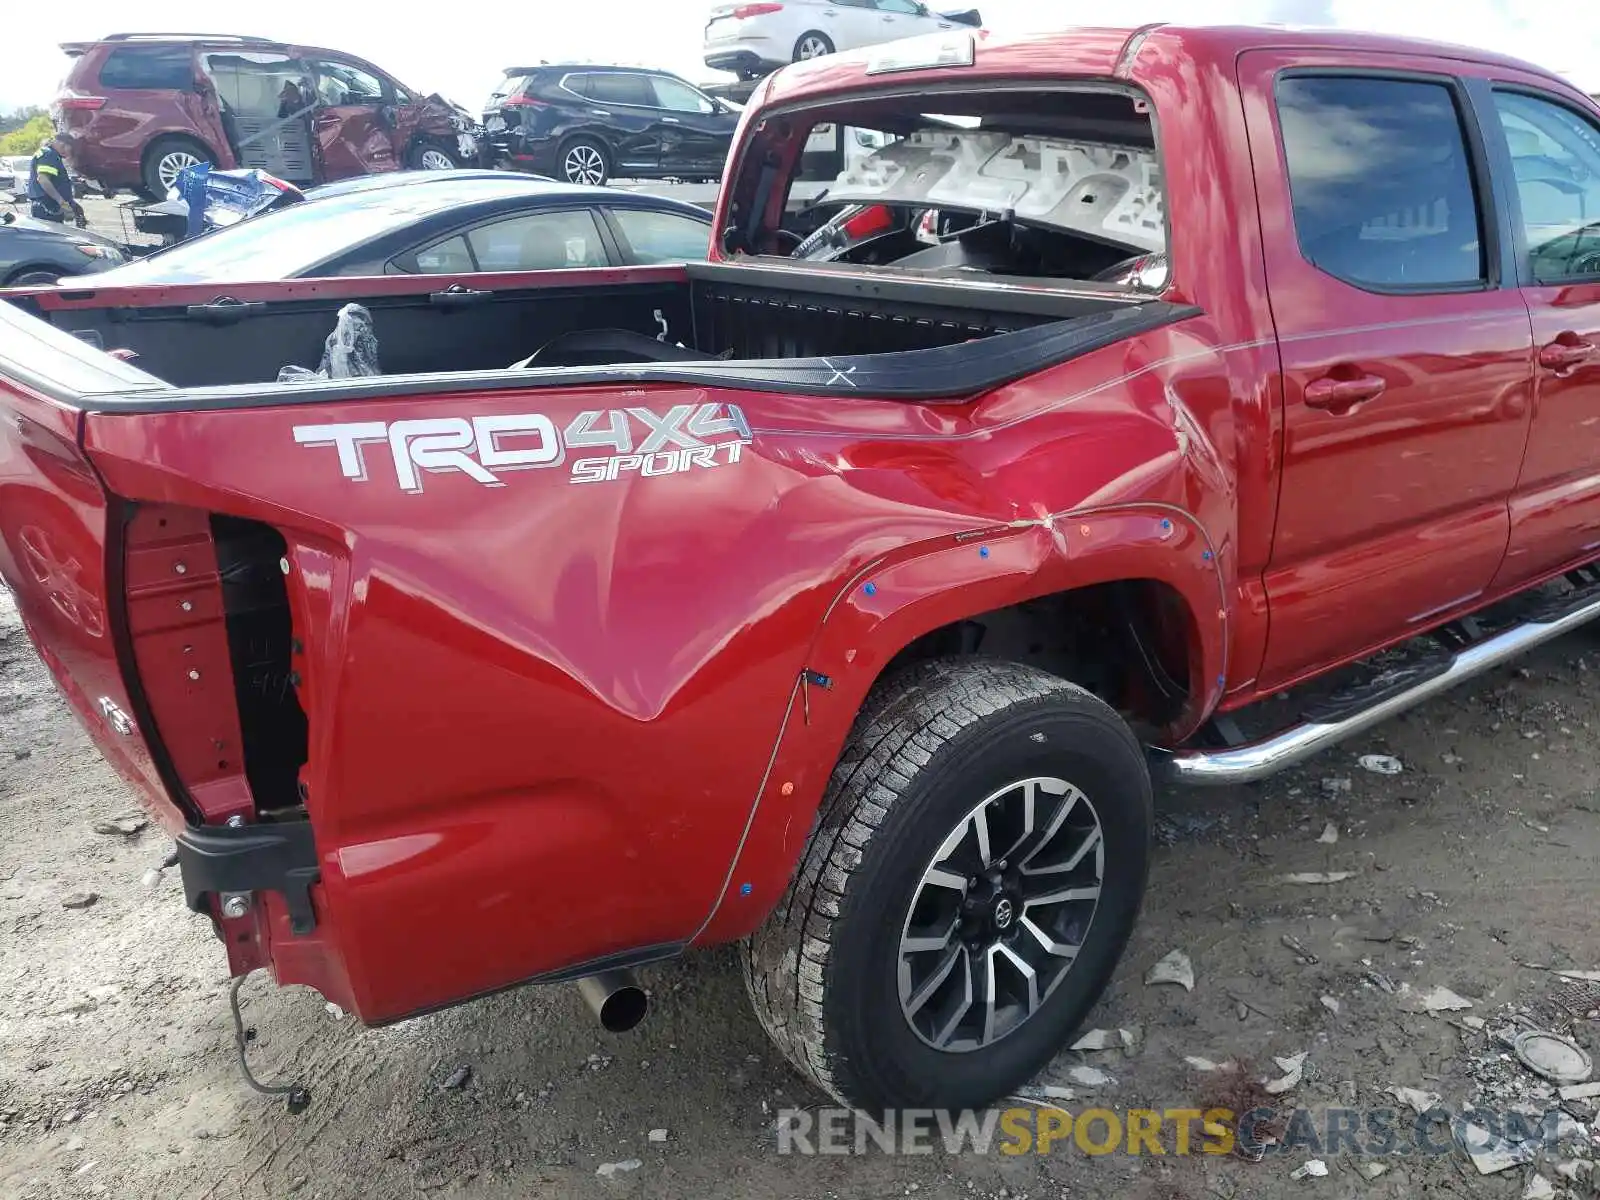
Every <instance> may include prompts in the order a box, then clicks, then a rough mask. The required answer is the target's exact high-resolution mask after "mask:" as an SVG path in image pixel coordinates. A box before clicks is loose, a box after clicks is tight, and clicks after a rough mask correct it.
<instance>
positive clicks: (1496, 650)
mask: <svg viewBox="0 0 1600 1200" xmlns="http://www.w3.org/2000/svg"><path fill="white" fill-rule="evenodd" d="M1596 617H1600V599H1595V600H1590V601H1588V602H1587V603H1584V604H1581V605H1580V606H1579V607H1577V608H1575V609H1572V610H1571V611H1569V612H1565V613H1562V614H1560V615H1558V616H1553V617H1551V618H1549V619H1547V620H1544V621H1539V620H1534V621H1530V622H1528V623H1527V624H1524V625H1517V626H1514V627H1513V628H1511V629H1508V630H1506V631H1505V632H1504V633H1497V634H1495V635H1494V636H1493V637H1490V638H1486V639H1485V640H1483V641H1481V642H1479V643H1477V644H1476V645H1473V646H1469V647H1467V648H1466V649H1464V650H1462V651H1460V652H1458V653H1457V654H1456V656H1455V661H1454V662H1452V663H1451V665H1450V668H1449V670H1447V671H1444V672H1442V673H1441V674H1438V675H1435V676H1433V677H1432V678H1430V679H1424V680H1422V681H1421V682H1419V683H1418V684H1417V685H1416V686H1415V687H1414V688H1411V689H1410V690H1409V691H1405V692H1400V693H1399V694H1398V695H1393V696H1389V697H1386V698H1385V699H1383V700H1380V701H1378V702H1377V703H1376V704H1374V705H1373V706H1372V707H1371V708H1366V709H1362V710H1361V711H1360V712H1358V713H1355V714H1353V715H1351V716H1349V717H1346V718H1344V719H1343V720H1341V721H1329V722H1312V723H1310V724H1306V725H1296V726H1295V727H1294V728H1292V729H1286V730H1284V732H1282V733H1280V734H1277V735H1276V736H1274V737H1270V738H1268V739H1267V740H1266V741H1264V742H1255V743H1253V744H1251V745H1247V746H1232V747H1229V748H1227V749H1224V750H1205V749H1195V750H1177V751H1156V752H1155V758H1154V763H1153V766H1154V770H1155V773H1156V775H1157V777H1158V778H1161V779H1164V780H1165V781H1166V782H1168V783H1173V784H1179V785H1182V786H1185V787H1218V786H1226V785H1229V784H1235V783H1254V782H1255V781H1256V780H1258V779H1265V778H1267V776H1269V775H1275V774H1277V773H1278V772H1279V771H1281V770H1283V769H1284V768H1285V767H1292V766H1295V765H1297V764H1298V763H1302V762H1304V761H1305V760H1306V759H1308V758H1310V757H1312V756H1313V755H1315V754H1318V753H1320V752H1322V751H1323V750H1326V749H1327V748H1328V747H1329V746H1332V745H1334V744H1335V743H1337V742H1342V741H1344V740H1345V739H1346V738H1348V737H1352V736H1354V735H1355V734H1358V733H1361V732H1362V731H1363V730H1366V729H1370V728H1371V727H1372V726H1374V725H1377V724H1379V723H1380V722H1383V721H1387V720H1388V719H1389V718H1390V717H1393V716H1396V715H1397V714H1399V713H1402V712H1404V711H1405V710H1406V709H1408V708H1411V707H1412V706H1413V705H1417V704H1421V703H1422V702H1423V701H1424V700H1430V699H1432V698H1433V697H1434V696H1437V695H1439V694H1440V693H1441V692H1446V691H1449V690H1450V689H1451V688H1453V687H1454V686H1455V685H1456V684H1458V683H1461V682H1462V681H1464V680H1467V679H1471V678H1472V677H1473V676H1474V675H1481V674H1483V673H1484V672H1485V671H1489V670H1492V669H1493V668H1495V667H1498V666H1500V665H1501V664H1502V663H1505V662H1509V661H1510V660H1511V659H1513V658H1516V657H1517V656H1519V655H1521V654H1523V653H1525V652H1526V651H1529V650H1532V649H1533V648H1534V647H1535V646H1538V645H1541V644H1542V643H1544V642H1548V641H1550V640H1551V639H1553V638H1558V637H1560V636H1562V635H1563V634H1566V633H1570V632H1572V631H1573V630H1574V629H1576V628H1578V627H1579V626H1580V625H1585V624H1587V623H1588V622H1590V621H1592V620H1594V619H1595V618H1596Z"/></svg>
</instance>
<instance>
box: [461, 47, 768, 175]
mask: <svg viewBox="0 0 1600 1200" xmlns="http://www.w3.org/2000/svg"><path fill="white" fill-rule="evenodd" d="M483 123H484V127H485V130H486V132H487V135H488V146H489V155H490V157H491V160H492V162H493V164H494V165H496V166H509V167H512V168H514V169H515V170H519V171H532V172H534V173H536V174H539V175H550V176H553V177H554V178H556V179H564V180H566V181H567V182H568V183H586V184H602V183H605V182H606V181H607V180H609V179H613V178H622V179H666V178H673V179H682V180H686V181H690V182H697V181H702V180H703V181H710V180H713V179H718V178H720V177H721V175H722V165H723V163H724V162H725V161H726V160H727V157H728V146H729V145H730V143H731V142H732V141H733V131H734V128H735V127H736V126H737V125H738V123H739V110H738V109H737V108H735V107H734V106H733V105H731V104H729V103H728V102H727V101H725V100H718V99H715V98H713V97H711V96H708V95H706V94H705V93H704V92H702V91H701V90H700V89H699V88H696V87H692V86H691V85H689V84H688V83H685V82H684V81H683V80H682V79H679V78H678V77H677V76H676V75H671V74H668V73H667V72H665V71H650V70H642V69H636V68H631V67H596V66H587V65H585V66H579V65H573V66H538V67H513V68H510V69H508V70H507V71H506V73H505V78H504V79H502V80H501V81H500V86H499V87H497V88H496V89H495V91H494V94H493V95H492V96H490V97H489V100H488V102H487V103H486V104H485V105H484V110H483Z"/></svg>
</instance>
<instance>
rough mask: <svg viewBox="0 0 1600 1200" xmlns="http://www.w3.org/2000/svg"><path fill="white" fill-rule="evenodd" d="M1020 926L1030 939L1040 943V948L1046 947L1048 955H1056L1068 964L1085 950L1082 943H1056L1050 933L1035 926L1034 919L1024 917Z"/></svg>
mask: <svg viewBox="0 0 1600 1200" xmlns="http://www.w3.org/2000/svg"><path fill="white" fill-rule="evenodd" d="M1020 924H1021V925H1022V928H1023V929H1024V930H1026V931H1027V934H1028V936H1029V937H1031V938H1032V939H1033V940H1034V941H1036V942H1038V943H1039V945H1040V946H1042V947H1044V951H1045V953H1046V954H1051V955H1054V956H1055V957H1056V958H1064V959H1066V960H1067V962H1068V963H1071V962H1072V961H1073V960H1074V959H1075V958H1077V957H1078V951H1079V950H1081V949H1082V948H1083V947H1082V945H1081V943H1080V944H1074V945H1068V944H1067V943H1066V942H1058V941H1056V940H1055V939H1054V938H1052V937H1051V936H1050V935H1049V934H1048V933H1046V932H1045V931H1044V930H1042V929H1040V928H1039V927H1038V926H1037V925H1035V924H1034V923H1033V918H1032V917H1029V916H1024V917H1022V919H1021V922H1020Z"/></svg>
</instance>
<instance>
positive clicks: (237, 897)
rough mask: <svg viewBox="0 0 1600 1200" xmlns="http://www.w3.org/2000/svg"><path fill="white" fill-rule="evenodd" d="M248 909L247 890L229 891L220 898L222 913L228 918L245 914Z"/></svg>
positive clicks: (248, 898) (235, 917) (248, 897)
mask: <svg viewBox="0 0 1600 1200" xmlns="http://www.w3.org/2000/svg"><path fill="white" fill-rule="evenodd" d="M249 911H250V896H249V893H247V892H230V893H229V894H228V895H226V896H224V897H223V898H222V915H223V916H225V917H228V918H230V919H237V918H239V917H242V916H245V915H246V914H248V913H249Z"/></svg>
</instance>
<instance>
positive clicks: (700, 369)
mask: <svg viewBox="0 0 1600 1200" xmlns="http://www.w3.org/2000/svg"><path fill="white" fill-rule="evenodd" d="M1199 315H1201V310H1200V309H1198V308H1194V307H1191V306H1188V305H1178V304H1170V303H1167V302H1166V301H1162V300H1151V301H1148V302H1146V303H1143V304H1135V305H1128V306H1126V307H1117V308H1114V309H1111V310H1109V311H1106V312H1099V313H1091V314H1089V315H1087V316H1078V317H1073V318H1071V319H1069V320H1064V321H1052V322H1049V323H1048V324H1044V325H1036V326H1034V327H1033V328H1031V329H1019V330H1015V331H1013V332H1010V333H1000V334H995V335H994V336H993V337H987V338H982V339H979V340H976V341H968V342H961V343H958V344H956V345H953V346H937V347H934V348H932V349H928V350H900V351H892V352H889V353H884V354H856V355H838V356H830V357H826V358H790V359H749V360H744V361H739V360H723V359H709V358H708V359H706V360H705V361H704V362H698V363H694V362H690V363H684V362H657V363H622V364H613V365H609V366H599V367H596V366H582V367H548V368H543V369H539V368H531V367H530V368H527V369H524V370H514V371H469V372H459V371H456V372H436V373H431V374H419V375H394V376H382V375H378V376H372V377H369V378H364V379H338V380H316V381H310V382H307V383H303V384H289V385H283V384H238V385H227V386H220V387H207V388H190V389H173V390H172V391H169V392H157V393H150V394H138V393H133V394H129V395H127V396H86V397H84V398H83V400H82V401H81V402H80V405H81V407H82V408H84V409H86V410H87V411H90V412H107V413H140V412H173V411H177V412H206V411H216V410H225V409H238V408H277V407H281V406H286V405H295V404H329V403H337V402H339V401H345V400H382V399H388V398H392V397H400V396H416V395H427V394H429V393H435V392H450V393H453V394H459V393H462V392H474V391H505V390H507V389H523V388H528V389H532V388H553V387H588V386H594V385H605V384H612V385H620V386H625V387H635V386H638V385H640V384H651V383H661V384H683V385H687V386H690V387H714V388H736V389H742V390H745V391H752V392H769V393H775V394H778V395H787V396H817V397H835V398H839V399H849V398H852V397H860V398H864V399H889V400H917V401H925V402H930V401H931V402H940V401H942V402H947V403H954V404H959V403H962V402H964V401H966V400H968V399H970V398H971V397H973V396H975V395H979V394H981V393H983V392H986V391H989V390H991V389H992V388H996V387H1000V386H1002V385H1004V384H1007V383H1011V382H1013V381H1015V380H1018V379H1022V378H1025V377H1026V376H1028V375H1032V374H1035V373H1036V372H1038V371H1042V370H1044V369H1045V368H1047V367H1052V366H1055V365H1057V364H1059V363H1063V362H1066V361H1068V360H1069V359H1073V358H1077V357H1079V356H1080V355H1084V354H1088V353H1090V352H1092V351H1094V350H1099V349H1101V348H1103V347H1105V346H1109V345H1112V344H1113V343H1116V342H1120V341H1122V340H1124V339H1126V338H1130V337H1135V336H1137V335H1139V334H1143V333H1149V332H1151V331H1153V330H1156V329H1160V328H1162V327H1163V326H1167V325H1172V324H1176V323H1177V322H1179V321H1184V320H1188V319H1189V318H1191V317H1196V316H1199Z"/></svg>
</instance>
